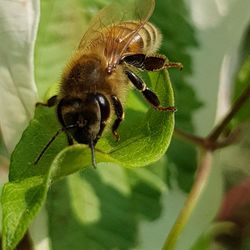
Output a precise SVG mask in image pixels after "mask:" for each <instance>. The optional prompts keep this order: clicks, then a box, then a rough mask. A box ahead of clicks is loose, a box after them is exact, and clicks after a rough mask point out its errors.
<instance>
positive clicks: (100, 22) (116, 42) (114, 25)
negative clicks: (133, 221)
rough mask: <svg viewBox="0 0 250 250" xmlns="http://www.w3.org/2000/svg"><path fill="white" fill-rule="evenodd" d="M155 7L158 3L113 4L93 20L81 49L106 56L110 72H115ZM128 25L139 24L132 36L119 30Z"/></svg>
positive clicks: (136, 0) (134, 0) (128, 1)
mask: <svg viewBox="0 0 250 250" xmlns="http://www.w3.org/2000/svg"><path fill="white" fill-rule="evenodd" d="M154 7H155V0H123V1H115V2H113V3H111V4H110V5H109V6H107V7H105V8H104V9H102V10H101V11H100V12H99V13H98V14H97V15H96V16H95V17H94V18H93V19H92V21H91V23H90V27H89V29H88V30H87V31H86V33H85V34H84V35H83V37H82V39H81V41H80V44H79V47H78V49H79V50H84V51H86V52H88V51H98V53H103V54H104V56H105V57H106V59H107V62H108V67H109V69H110V70H112V69H113V68H115V66H116V65H117V63H119V60H120V59H121V57H122V55H123V53H124V51H126V48H127V47H128V46H129V44H130V42H131V41H132V40H133V38H134V37H135V36H136V35H137V34H138V32H139V31H140V29H141V28H142V27H143V26H144V25H145V23H146V22H147V21H148V19H149V18H150V16H151V15H152V13H153V10H154ZM127 21H136V22H135V25H134V29H133V30H132V31H130V32H129V33H127V32H124V30H125V29H120V30H119V24H120V23H125V22H127ZM99 49H101V50H102V51H99Z"/></svg>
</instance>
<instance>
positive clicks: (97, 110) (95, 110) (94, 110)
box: [57, 94, 110, 165]
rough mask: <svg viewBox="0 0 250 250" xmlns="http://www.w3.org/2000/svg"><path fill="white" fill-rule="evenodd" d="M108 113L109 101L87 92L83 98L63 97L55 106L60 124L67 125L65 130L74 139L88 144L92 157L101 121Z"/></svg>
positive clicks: (99, 134)
mask: <svg viewBox="0 0 250 250" xmlns="http://www.w3.org/2000/svg"><path fill="white" fill-rule="evenodd" d="M109 113H110V105H109V102H108V100H107V99H106V98H105V97H104V96H103V95H101V94H87V95H86V96H85V97H84V98H72V97H68V98H63V99H62V100H61V101H60V102H59V104H58V108H57V114H58V118H59V121H60V123H61V124H62V126H63V127H65V128H67V127H69V129H68V130H67V131H68V133H69V134H70V135H71V136H72V137H73V138H74V140H75V141H77V142H78V143H81V144H87V145H89V147H90V148H91V150H92V156H93V157H94V146H95V144H96V142H97V141H98V139H99V137H100V136H101V133H102V130H103V127H102V123H103V122H104V123H105V121H106V120H107V118H108V117H109ZM93 163H94V161H93ZM94 165H95V164H94Z"/></svg>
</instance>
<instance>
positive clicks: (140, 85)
mask: <svg viewBox="0 0 250 250" xmlns="http://www.w3.org/2000/svg"><path fill="white" fill-rule="evenodd" d="M125 74H126V75H127V77H128V79H129V80H130V81H131V82H132V83H133V85H134V86H135V87H136V88H137V89H138V90H139V91H140V92H141V93H142V94H143V96H144V97H145V98H146V100H147V101H148V102H149V103H150V104H151V105H152V106H153V107H154V108H155V109H157V110H160V111H170V112H174V111H176V108H175V107H174V106H169V107H163V106H161V105H160V100H159V98H158V96H157V95H156V94H155V93H154V92H153V91H152V90H150V89H149V88H148V87H147V85H146V84H145V83H144V82H143V80H142V79H141V78H140V77H139V76H137V75H136V74H135V73H134V72H132V71H130V70H125Z"/></svg>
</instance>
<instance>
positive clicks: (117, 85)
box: [35, 0, 182, 167]
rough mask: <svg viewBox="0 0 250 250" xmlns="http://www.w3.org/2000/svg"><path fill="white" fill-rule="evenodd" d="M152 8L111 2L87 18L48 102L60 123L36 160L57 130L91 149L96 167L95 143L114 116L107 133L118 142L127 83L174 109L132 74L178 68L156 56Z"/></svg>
mask: <svg viewBox="0 0 250 250" xmlns="http://www.w3.org/2000/svg"><path fill="white" fill-rule="evenodd" d="M154 7H155V1H154V0H144V1H142V0H133V1H132V2H131V4H129V3H128V1H126V7H125V6H124V5H122V4H118V3H117V2H116V3H112V4H111V5H109V6H108V7H106V8H104V9H103V10H101V11H100V12H99V14H98V15H97V16H96V17H95V18H94V19H93V20H92V22H91V24H90V27H89V29H88V30H87V31H86V33H85V34H84V35H83V37H82V39H81V41H80V44H79V46H78V48H77V50H76V51H75V52H74V54H73V56H72V57H71V59H70V61H69V63H68V64H67V66H66V67H65V69H64V71H63V74H62V77H61V82H60V91H59V93H58V95H57V96H53V97H52V98H51V99H49V100H48V103H47V104H46V105H47V106H53V105H56V107H57V117H58V120H59V122H60V124H61V126H62V128H61V129H60V130H58V131H57V133H56V134H55V135H54V136H53V137H52V138H51V140H50V141H49V142H48V144H47V145H46V146H45V148H44V149H43V150H42V152H41V153H40V155H39V156H38V157H37V159H36V162H35V163H37V162H38V161H39V159H40V158H41V156H42V155H43V153H44V152H45V151H46V149H47V148H48V147H49V145H50V144H51V143H52V142H53V141H54V139H55V138H56V137H57V136H58V135H59V134H60V133H61V132H65V133H66V135H67V138H68V142H69V145H72V144H73V143H74V141H76V142H77V143H80V144H86V145H88V146H89V147H90V149H91V154H92V165H93V166H94V167H96V159H95V154H94V149H95V145H96V143H97V142H98V140H99V138H100V137H101V136H102V133H103V131H104V129H105V127H106V125H107V124H108V123H109V122H110V121H111V117H112V116H115V119H114V122H113V124H112V127H111V128H112V133H113V135H114V137H115V138H116V139H117V140H118V139H119V135H118V132H117V130H118V127H119V125H120V123H121V122H122V121H123V119H124V109H123V105H124V102H125V99H126V93H127V92H128V90H129V86H130V85H133V86H134V87H135V88H136V89H137V90H139V91H140V92H141V93H142V95H143V96H144V97H145V99H146V100H147V101H148V102H149V104H151V105H152V106H153V107H154V108H155V109H157V110H159V111H170V112H173V111H175V107H172V106H171V107H163V106H161V105H160V101H159V98H158V97H157V95H156V94H155V93H154V92H153V91H151V90H150V89H149V88H148V87H147V85H146V83H145V82H144V81H143V80H142V79H141V78H140V77H139V75H138V74H137V73H136V72H138V71H159V70H163V69H168V68H182V65H181V63H175V62H170V61H168V59H167V58H166V57H165V56H164V55H160V54H156V51H157V50H158V48H159V46H160V44H161V33H160V31H159V30H158V29H157V28H156V27H155V26H154V25H153V24H152V23H150V22H148V19H149V18H150V16H151V15H152V13H153V10H154Z"/></svg>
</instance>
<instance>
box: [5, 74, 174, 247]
mask: <svg viewBox="0 0 250 250" xmlns="http://www.w3.org/2000/svg"><path fill="white" fill-rule="evenodd" d="M149 80H150V81H151V82H149V85H152V89H153V90H155V91H156V93H157V94H158V95H159V98H160V99H161V100H162V104H163V105H171V106H172V105H173V91H172V88H171V83H170V80H169V77H168V74H167V72H161V73H154V74H151V75H150V76H149ZM135 98H136V97H134V96H130V98H129V99H133V100H132V101H131V100H129V101H128V106H127V108H126V116H127V119H125V121H124V122H123V124H122V125H121V128H120V131H119V132H120V136H121V140H120V141H119V143H118V142H115V141H114V140H113V138H112V136H111V133H110V132H108V131H107V133H106V135H105V136H104V137H103V138H102V139H101V140H100V142H98V144H97V146H96V148H97V152H96V158H97V162H98V163H100V162H102V163H104V162H106V163H115V164H119V165H121V166H124V167H130V168H135V167H141V166H145V165H148V164H150V163H152V162H154V161H156V160H158V159H160V158H161V157H162V155H163V154H164V153H165V151H166V149H167V147H168V145H169V143H170V140H171V137H172V133H173V128H174V114H173V113H164V112H159V111H156V110H154V109H153V108H150V109H149V110H148V111H147V112H146V113H145V112H143V110H144V109H145V108H144V107H143V105H139V106H138V108H137V107H135V106H133V105H132V104H134V103H135V101H134V100H135ZM59 128H60V125H59V124H58V122H57V119H56V115H55V110H54V108H46V107H41V106H40V107H38V108H37V110H36V113H35V118H34V119H33V120H32V122H31V123H30V125H29V127H28V128H27V129H26V130H25V132H24V134H23V136H22V139H21V141H20V142H19V144H18V145H17V147H16V148H15V150H14V152H13V154H12V158H11V166H10V175H9V181H10V182H9V183H7V184H6V185H5V187H4V189H3V193H2V206H3V221H4V225H3V249H4V250H5V249H6V250H8V249H13V248H14V247H15V246H16V245H17V243H18V241H19V240H20V239H21V238H22V236H23V235H24V233H25V231H26V230H27V229H28V226H29V224H30V222H31V221H32V220H33V218H34V217H35V215H36V214H37V212H38V211H39V209H40V208H41V206H42V204H43V203H44V202H45V199H46V193H47V191H48V188H49V186H50V183H51V181H53V180H54V179H57V178H60V177H63V176H66V175H68V174H70V173H73V172H75V171H78V170H80V169H83V168H87V167H88V166H89V165H91V159H90V150H89V148H88V147H86V146H83V145H74V146H71V147H66V148H65V146H66V138H65V135H64V134H61V135H60V136H58V138H57V139H56V140H55V141H54V142H53V143H52V144H51V146H50V147H49V148H48V150H47V151H46V152H45V154H44V155H43V156H42V158H41V159H40V161H39V162H38V164H37V165H34V162H35V160H36V158H37V156H38V155H39V153H40V152H41V150H42V149H43V148H44V146H45V145H46V144H47V142H48V141H49V140H50V138H51V137H52V136H53V135H54V134H55V132H56V131H57V130H58V129H59ZM63 148H64V149H63ZM62 149H63V150H62ZM61 150H62V151H61ZM60 151H61V152H60ZM98 165H99V164H98ZM13 197H14V198H13Z"/></svg>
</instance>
